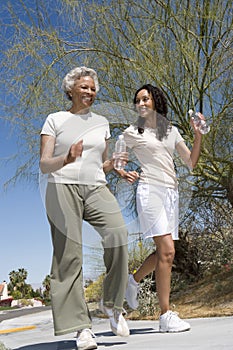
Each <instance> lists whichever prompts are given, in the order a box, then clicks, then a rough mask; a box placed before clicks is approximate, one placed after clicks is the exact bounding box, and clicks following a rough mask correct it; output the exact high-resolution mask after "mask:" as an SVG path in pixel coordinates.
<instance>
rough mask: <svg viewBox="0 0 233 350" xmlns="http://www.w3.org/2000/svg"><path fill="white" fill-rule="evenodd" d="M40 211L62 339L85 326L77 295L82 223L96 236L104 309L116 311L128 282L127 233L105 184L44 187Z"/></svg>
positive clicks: (79, 294) (57, 328)
mask: <svg viewBox="0 0 233 350" xmlns="http://www.w3.org/2000/svg"><path fill="white" fill-rule="evenodd" d="M46 210H47V216H48V219H49V222H50V226H51V233H52V242H53V259H52V267H51V299H52V311H53V320H54V332H55V335H62V334H67V333H71V332H75V331H77V330H80V329H83V328H90V327H91V318H90V314H89V311H88V307H87V305H86V302H85V298H84V290H83V272H82V224H83V220H85V221H87V222H88V223H90V224H91V225H92V226H93V227H94V228H95V229H96V230H97V231H98V233H99V234H100V235H101V237H102V244H103V248H104V256H103V258H104V264H105V266H106V276H105V279H104V283H103V300H104V304H105V305H106V306H109V307H114V308H116V309H119V310H121V309H122V306H123V301H124V295H125V289H126V285H127V278H128V247H127V230H126V227H125V223H124V220H123V217H122V215H121V211H120V208H119V206H118V203H117V201H116V199H115V197H114V196H113V195H112V193H111V192H110V191H109V190H108V188H107V187H106V186H105V185H104V186H88V185H76V184H74V185H72V184H54V183H49V184H48V187H47V192H46Z"/></svg>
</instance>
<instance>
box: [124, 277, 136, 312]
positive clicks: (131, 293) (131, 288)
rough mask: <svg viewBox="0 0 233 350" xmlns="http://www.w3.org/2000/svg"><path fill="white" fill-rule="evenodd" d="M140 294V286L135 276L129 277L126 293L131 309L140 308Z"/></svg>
mask: <svg viewBox="0 0 233 350" xmlns="http://www.w3.org/2000/svg"><path fill="white" fill-rule="evenodd" d="M138 293H139V284H138V283H137V282H136V281H135V279H134V278H133V275H129V279H128V285H127V289H126V292H125V299H126V301H127V303H128V305H129V306H130V307H131V309H133V310H136V309H137V308H138Z"/></svg>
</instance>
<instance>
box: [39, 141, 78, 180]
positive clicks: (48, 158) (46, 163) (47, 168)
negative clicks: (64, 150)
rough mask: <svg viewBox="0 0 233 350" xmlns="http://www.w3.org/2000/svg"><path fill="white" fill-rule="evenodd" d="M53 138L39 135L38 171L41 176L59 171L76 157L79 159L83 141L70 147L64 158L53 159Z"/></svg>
mask: <svg viewBox="0 0 233 350" xmlns="http://www.w3.org/2000/svg"><path fill="white" fill-rule="evenodd" d="M54 147H55V138H54V137H53V136H50V135H41V141H40V169H41V171H42V173H43V174H47V173H52V172H54V171H56V170H59V169H61V168H62V167H63V166H65V165H66V164H69V163H72V162H74V161H75V160H76V158H77V157H81V155H82V150H83V140H81V141H79V142H77V143H76V144H73V145H71V147H70V149H69V152H68V154H67V155H65V156H58V157H53V154H54Z"/></svg>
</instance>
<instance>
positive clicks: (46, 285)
mask: <svg viewBox="0 0 233 350" xmlns="http://www.w3.org/2000/svg"><path fill="white" fill-rule="evenodd" d="M50 282H51V277H50V275H47V276H46V277H45V279H44V281H43V283H42V285H43V287H44V292H43V296H44V298H45V299H47V300H48V299H50Z"/></svg>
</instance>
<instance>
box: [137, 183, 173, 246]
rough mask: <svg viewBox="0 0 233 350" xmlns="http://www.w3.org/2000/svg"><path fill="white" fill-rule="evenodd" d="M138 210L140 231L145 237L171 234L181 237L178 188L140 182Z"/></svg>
mask: <svg viewBox="0 0 233 350" xmlns="http://www.w3.org/2000/svg"><path fill="white" fill-rule="evenodd" d="M136 199H137V212H138V219H139V224H140V231H141V232H142V233H143V237H144V238H149V237H155V236H163V235H166V234H169V233H170V234H171V235H172V238H173V240H177V239H179V234H178V232H179V229H178V226H179V193H178V189H173V188H166V187H162V186H155V185H150V184H146V183H139V184H138V188H137V197H136Z"/></svg>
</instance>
